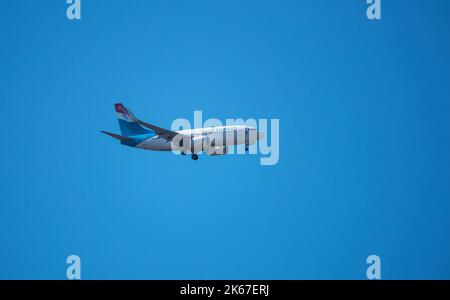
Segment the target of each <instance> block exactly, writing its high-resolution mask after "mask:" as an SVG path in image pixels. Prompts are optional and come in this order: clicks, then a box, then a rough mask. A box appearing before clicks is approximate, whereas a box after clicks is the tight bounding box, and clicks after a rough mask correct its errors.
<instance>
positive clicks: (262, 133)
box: [258, 131, 266, 140]
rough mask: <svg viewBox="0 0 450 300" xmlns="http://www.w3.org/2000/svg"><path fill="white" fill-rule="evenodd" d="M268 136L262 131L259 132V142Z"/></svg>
mask: <svg viewBox="0 0 450 300" xmlns="http://www.w3.org/2000/svg"><path fill="white" fill-rule="evenodd" d="M265 136H266V134H265V133H264V132H262V131H258V140H260V139H263V138H264V137H265Z"/></svg>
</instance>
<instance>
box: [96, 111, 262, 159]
mask: <svg viewBox="0 0 450 300" xmlns="http://www.w3.org/2000/svg"><path fill="white" fill-rule="evenodd" d="M114 107H115V109H116V113H117V118H118V121H119V127H120V131H121V134H120V135H119V134H116V133H111V132H108V131H101V132H102V133H104V134H106V135H108V136H110V137H112V138H114V139H116V140H119V141H120V143H121V144H122V145H125V146H129V147H134V148H139V149H144V150H155V151H179V152H180V153H181V154H182V155H186V154H191V158H192V159H193V160H198V154H199V153H201V152H204V153H206V154H208V155H213V156H214V155H225V154H228V153H229V150H228V146H232V145H233V146H234V145H242V144H245V151H248V150H249V145H252V144H254V143H256V142H257V141H258V140H259V139H262V138H264V136H265V134H264V133H263V132H260V131H258V130H256V129H255V128H253V127H250V126H242V125H233V126H217V127H205V128H197V129H188V130H179V131H171V130H167V129H164V128H161V127H158V126H155V125H152V124H149V123H146V122H144V121H141V120H139V119H137V118H136V117H135V116H134V114H133V113H132V112H131V110H129V109H128V108H126V107H125V106H123V104H122V103H116V104H115V105H114Z"/></svg>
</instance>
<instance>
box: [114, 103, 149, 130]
mask: <svg viewBox="0 0 450 300" xmlns="http://www.w3.org/2000/svg"><path fill="white" fill-rule="evenodd" d="M114 106H115V108H116V113H117V119H118V120H119V126H120V131H121V132H122V135H124V136H133V135H140V134H147V133H150V131H149V130H147V129H145V128H144V127H142V126H141V125H139V123H138V122H137V120H136V118H135V117H134V115H133V113H132V112H131V111H130V110H129V109H127V108H126V107H125V106H123V105H122V103H116V104H115V105H114Z"/></svg>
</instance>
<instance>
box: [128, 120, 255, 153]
mask: <svg viewBox="0 0 450 300" xmlns="http://www.w3.org/2000/svg"><path fill="white" fill-rule="evenodd" d="M176 133H179V134H180V135H182V136H185V137H190V139H191V141H194V143H197V142H199V143H203V144H206V141H208V145H211V144H212V145H213V146H219V147H226V146H232V145H240V144H246V145H251V144H254V143H256V141H258V139H260V138H262V137H263V133H261V132H258V131H257V130H256V129H255V128H252V127H248V126H239V125H235V126H218V127H207V128H198V129H189V130H180V131H176ZM212 141H214V142H212ZM211 142H212V143H211ZM136 147H137V148H141V149H145V150H159V151H171V150H173V149H172V139H167V138H165V137H162V136H159V135H155V136H153V137H151V138H149V139H146V140H144V141H142V142H141V143H139V144H138V145H137V146H136ZM177 150H180V149H177ZM202 150H205V149H202ZM188 152H189V151H188Z"/></svg>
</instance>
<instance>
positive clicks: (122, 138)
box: [101, 131, 131, 142]
mask: <svg viewBox="0 0 450 300" xmlns="http://www.w3.org/2000/svg"><path fill="white" fill-rule="evenodd" d="M101 132H102V133H104V134H106V135H109V136H110V137H113V138H115V139H116V140H119V141H121V142H126V141H129V140H131V139H130V138H127V137H126V136H123V135H119V134H115V133H111V132H107V131H101Z"/></svg>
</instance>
